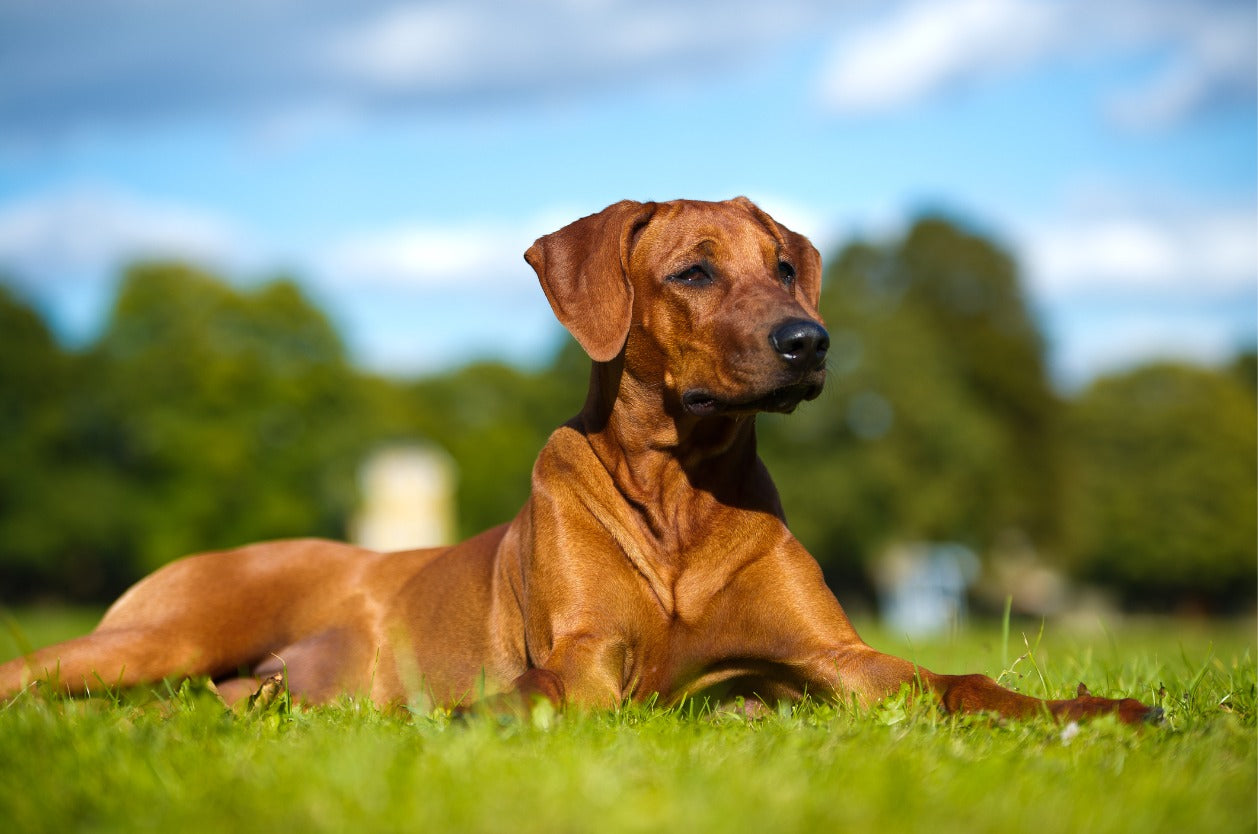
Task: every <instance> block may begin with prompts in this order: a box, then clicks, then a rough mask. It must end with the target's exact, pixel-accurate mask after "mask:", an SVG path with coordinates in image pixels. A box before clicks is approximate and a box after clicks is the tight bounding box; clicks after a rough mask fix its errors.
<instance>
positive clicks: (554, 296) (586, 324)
mask: <svg viewBox="0 0 1258 834" xmlns="http://www.w3.org/2000/svg"><path fill="white" fill-rule="evenodd" d="M654 208H655V204H654V203H635V202H633V201H631V200H625V201H622V202H619V203H616V204H615V205H612V206H608V207H607V208H605V209H603V210H602V211H600V212H599V213H598V214H591V215H590V216H589V217H583V218H581V219H580V220H577V221H576V222H574V223H570V224H568V225H567V226H564V227H563V228H562V229H560V230H559V231H557V232H552V233H551V234H548V235H545V236H543V237H540V238H538V239H537V242H536V243H534V244H533V245H532V246H531V247H529V250H528V251H527V252H525V253H524V259H525V260H526V261H528V262H529V266H531V267H533V270H534V271H535V272H536V273H537V278H538V280H539V281H541V282H542V289H543V290H544V291H545V292H546V299H547V300H548V301H549V302H550V306H551V309H552V310H554V311H555V316H556V318H558V319H559V323H560V324H562V325H563V326H564V327H566V328H568V332H569V333H571V334H572V335H573V336H574V337H575V338H576V340H577V341H578V342H579V343H580V344H581V347H582V348H584V349H585V352H586V353H588V354H589V355H590V358H591V359H593V360H594V361H595V362H610V361H611V360H612V359H615V358H616V355H617V354H619V353H620V349H621V348H623V347H624V346H625V339H626V338H627V337H628V336H629V324H630V320H631V319H632V317H633V286H632V285H631V284H630V283H629V253H630V250H631V248H632V243H633V240H634V236H635V234H636V233H637V232H638V231H640V230H641V228H642V227H643V226H644V225H645V224H646V223H647V221H648V220H650V219H651V213H652V212H653V211H654Z"/></svg>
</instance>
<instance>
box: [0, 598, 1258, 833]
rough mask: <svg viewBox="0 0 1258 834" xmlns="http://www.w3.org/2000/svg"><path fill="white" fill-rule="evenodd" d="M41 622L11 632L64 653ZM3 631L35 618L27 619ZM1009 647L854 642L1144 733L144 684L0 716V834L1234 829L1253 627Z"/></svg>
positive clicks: (1030, 630) (1252, 801)
mask: <svg viewBox="0 0 1258 834" xmlns="http://www.w3.org/2000/svg"><path fill="white" fill-rule="evenodd" d="M56 620H57V617H55V616H54V617H52V618H50V619H49V620H47V621H45V622H43V623H42V624H40V625H38V626H34V625H33V626H32V633H33V630H34V629H35V628H39V629H43V630H41V631H40V636H41V638H43V637H51V638H55V637H61V636H66V634H57V633H54V632H55V631H56V627H55V622H56ZM16 622H17V624H18V626H19V628H21V627H24V626H25V624H27V623H33V624H34V623H39V622H40V621H39V619H38V618H37V617H32V615H31V614H30V612H24V613H22V614H20V615H19V616H17V617H16ZM50 623H52V624H54V625H52V626H51V627H50ZM66 628H67V630H69V626H68V625H67V626H66ZM77 631H78V629H77V628H76V629H74V631H72V632H69V633H75V632H77ZM1009 632H1010V635H1009V639H1008V643H1006V642H1005V640H1004V638H1003V637H1002V629H1001V625H1000V624H999V623H997V624H994V625H991V626H984V627H979V628H976V629H973V630H970V631H966V632H963V633H959V634H955V635H952V636H950V637H949V638H947V639H942V640H937V641H929V642H926V641H922V642H919V643H915V644H909V643H907V642H906V641H903V640H895V639H893V638H892V636H890V635H883V634H878V633H877V629H875V628H866V629H863V633H865V634H866V637H867V639H869V640H870V642H871V643H873V644H875V645H878V646H879V647H881V648H886V649H888V650H894V651H896V652H898V653H900V654H902V655H904V656H908V657H913V658H914V659H916V660H918V661H919V662H921V663H923V664H925V665H927V666H931V667H932V668H938V669H939V670H940V671H987V672H989V673H991V674H1001V672H1002V670H1001V668H1000V665H1001V657H1002V653H1003V652H1008V656H1009V657H1010V658H1011V662H1010V664H1009V665H1010V669H1009V670H1005V672H1004V674H1003V679H1004V681H1005V682H1006V683H1007V684H1009V685H1012V686H1015V687H1016V688H1018V689H1020V690H1022V691H1025V692H1029V693H1031V694H1045V692H1047V693H1048V694H1051V695H1053V696H1055V697H1062V696H1065V695H1068V694H1070V691H1071V690H1072V688H1073V686H1074V685H1075V683H1077V681H1079V680H1084V681H1086V682H1087V683H1088V685H1089V686H1090V687H1091V688H1092V690H1093V691H1094V692H1096V693H1097V694H1119V693H1122V694H1132V695H1136V696H1137V697H1141V698H1144V699H1146V700H1147V699H1153V700H1158V701H1159V702H1160V703H1161V704H1162V705H1163V706H1164V708H1165V709H1166V712H1167V720H1166V722H1165V723H1164V724H1163V725H1161V726H1158V727H1148V728H1139V729H1133V728H1130V727H1125V726H1121V725H1118V724H1116V723H1115V722H1113V721H1112V720H1109V719H1104V720H1098V721H1093V722H1090V723H1087V724H1084V725H1082V726H1078V727H1069V726H1068V727H1063V726H1060V725H1056V724H1053V723H1051V722H1049V721H1046V720H1035V721H1029V722H999V721H993V720H990V719H987V718H952V717H948V716H943V715H941V714H939V713H938V712H937V711H936V710H934V709H933V708H930V707H929V706H927V705H925V704H922V703H917V704H910V703H908V702H907V701H906V700H905V699H902V698H900V699H892V700H891V701H889V702H887V703H885V704H883V705H881V706H879V707H878V708H876V709H873V710H869V711H853V710H850V709H842V708H839V707H837V706H834V705H831V704H825V703H806V704H803V705H800V706H795V707H790V708H785V707H784V708H780V709H779V710H778V711H777V713H776V714H774V715H771V716H769V717H767V718H762V719H759V720H754V721H749V720H746V719H744V718H741V717H739V716H738V715H736V714H732V713H729V712H723V711H717V710H712V709H709V708H707V707H706V706H704V705H702V704H695V703H691V704H686V705H683V706H681V707H677V708H672V709H664V708H661V707H652V706H632V707H627V708H624V709H622V710H619V711H616V712H601V713H579V712H571V713H566V714H564V715H561V716H555V715H553V714H551V713H549V712H548V711H539V712H537V713H535V715H534V720H533V721H531V722H519V723H500V722H497V721H494V720H491V719H487V718H474V719H471V720H469V721H451V720H449V719H448V718H447V717H446V716H444V715H442V714H435V715H407V714H402V715H394V714H386V713H382V712H380V711H379V710H376V709H374V708H373V707H371V706H370V705H367V704H363V703H355V702H345V703H341V704H338V705H336V706H332V707H326V708H320V709H307V708H301V707H292V706H291V705H288V704H287V703H285V702H284V701H283V700H282V699H281V700H280V701H279V702H277V703H276V704H274V705H273V706H272V707H270V708H269V709H267V710H263V711H259V712H256V713H250V714H235V713H231V712H228V711H226V710H224V709H223V708H222V707H221V706H220V705H219V704H218V702H217V701H215V700H214V699H213V697H212V696H211V695H210V694H208V693H207V692H206V691H205V689H204V688H203V687H200V686H197V685H195V684H192V685H184V686H181V687H178V688H170V689H168V690H162V689H161V688H158V692H157V694H159V695H161V696H162V697H160V698H153V697H151V696H149V695H147V694H145V693H133V694H129V695H127V696H126V697H113V698H100V699H93V700H88V701H67V700H61V699H55V698H42V697H26V698H23V699H20V700H19V701H17V702H15V703H13V704H11V705H9V706H7V707H0V820H3V821H4V822H3V824H0V827H3V828H4V830H6V831H17V832H25V831H56V832H64V831H102V832H104V831H127V832H132V831H149V830H161V831H180V832H193V831H201V830H214V831H222V830H241V831H264V830H293V831H302V832H321V831H337V832H340V831H349V830H357V831H370V832H391V831H416V830H419V831H458V832H481V831H484V832H501V831H512V832H547V834H554V832H568V831H571V832H584V831H598V832H619V831H625V832H636V831H642V832H658V831H687V832H690V831H694V832H700V831H722V832H740V831H749V832H765V831H774V832H776V831H828V830H840V829H847V830H856V831H862V830H865V831H868V830H884V831H896V832H899V831H910V832H911V831H929V832H931V834H945V832H950V831H964V832H967V834H976V833H977V832H985V831H1000V832H1011V831H1022V830H1030V831H1037V832H1056V831H1061V832H1071V834H1076V833H1077V832H1080V831H1086V832H1108V831H1122V832H1130V831H1135V832H1156V831H1174V832H1182V831H1186V830H1187V831H1210V832H1227V831H1249V832H1252V831H1254V830H1255V828H1256V826H1258V818H1256V816H1258V814H1256V811H1255V808H1256V802H1258V788H1256V785H1258V763H1256V747H1258V744H1256V735H1255V727H1256V709H1255V664H1254V643H1255V633H1254V623H1253V622H1252V621H1246V622H1243V623H1226V624H1222V623H1214V624H1202V623H1196V624H1185V623H1179V622H1173V621H1162V622H1151V623H1145V624H1134V625H1133V624H1129V625H1125V626H1123V627H1121V628H1116V629H1114V630H1112V631H1109V632H1105V631H1097V632H1094V633H1091V634H1089V635H1086V636H1080V635H1078V634H1075V633H1067V632H1063V631H1060V630H1057V629H1054V628H1051V627H1050V628H1048V629H1046V630H1045V633H1044V634H1043V635H1042V636H1039V626H1038V624H1035V625H1032V626H1030V627H1026V626H1025V625H1022V624H1017V623H1015V624H1014V626H1013V627H1012V628H1011V629H1009ZM1023 635H1025V641H1024V637H1023ZM3 639H9V640H10V643H11V644H12V643H14V641H13V640H12V638H0V658H3V657H7V656H10V655H12V654H14V653H16V651H17V649H18V647H17V646H16V645H6V644H5V643H4V642H3ZM41 642H42V640H41ZM1028 647H1030V648H1031V649H1032V651H1031V652H1030V653H1029V654H1028ZM1014 658H1016V659H1014Z"/></svg>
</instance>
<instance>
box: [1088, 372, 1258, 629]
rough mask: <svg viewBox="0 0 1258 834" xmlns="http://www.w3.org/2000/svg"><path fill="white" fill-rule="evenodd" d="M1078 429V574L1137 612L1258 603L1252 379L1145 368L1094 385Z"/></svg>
mask: <svg viewBox="0 0 1258 834" xmlns="http://www.w3.org/2000/svg"><path fill="white" fill-rule="evenodd" d="M1243 364H1244V363H1243V361H1242V362H1240V363H1238V366H1243ZM1069 427H1070V433H1069V438H1070V446H1069V449H1070V461H1071V478H1070V482H1069V483H1070V490H1069V492H1068V512H1067V514H1066V519H1067V523H1068V531H1069V536H1068V543H1069V549H1068V552H1069V555H1070V558H1071V563H1072V565H1073V566H1074V568H1075V570H1076V571H1077V572H1078V573H1079V575H1081V576H1083V577H1085V578H1088V579H1090V580H1093V581H1096V582H1099V583H1103V584H1105V585H1108V586H1110V587H1111V588H1114V589H1115V590H1117V591H1119V592H1120V593H1121V594H1122V595H1123V596H1124V597H1125V598H1126V599H1127V600H1128V602H1130V603H1133V604H1140V605H1167V604H1174V603H1177V602H1182V601H1185V600H1189V599H1196V600H1198V601H1201V602H1205V603H1207V604H1216V605H1217V604H1226V603H1229V602H1236V601H1246V602H1248V603H1251V604H1252V601H1253V599H1254V585H1255V580H1256V579H1258V576H1256V568H1255V565H1256V564H1258V553H1256V551H1255V542H1258V520H1256V515H1255V507H1258V475H1256V473H1255V460H1256V459H1258V442H1256V440H1255V437H1256V433H1258V407H1256V406H1255V401H1254V389H1253V383H1252V381H1247V380H1245V379H1244V378H1243V377H1238V375H1237V374H1235V373H1230V372H1227V371H1215V370H1211V369H1207V368H1199V367H1193V366H1189V365H1182V364H1169V363H1166V364H1153V365H1148V366H1145V367H1141V368H1138V369H1136V370H1133V371H1129V372H1126V373H1122V374H1118V375H1115V376H1109V377H1105V378H1102V379H1099V380H1097V381H1096V382H1095V383H1093V384H1092V385H1091V386H1090V387H1089V388H1088V389H1087V390H1085V391H1084V392H1083V393H1082V394H1081V395H1080V396H1079V398H1078V400H1077V401H1076V402H1075V403H1074V404H1073V405H1072V407H1071V409H1070V416H1069Z"/></svg>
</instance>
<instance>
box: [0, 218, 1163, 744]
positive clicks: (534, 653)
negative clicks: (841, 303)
mask: <svg viewBox="0 0 1258 834" xmlns="http://www.w3.org/2000/svg"><path fill="white" fill-rule="evenodd" d="M525 257H526V258H527V260H528V262H529V264H530V265H532V267H533V268H534V269H535V270H536V272H537V274H538V277H539V279H540V280H541V283H542V287H543V289H544V290H545V292H546V296H547V298H548V299H549V300H550V302H551V305H552V307H553V309H554V310H555V313H556V315H557V316H558V317H559V319H560V321H561V322H562V323H563V324H564V325H565V326H566V327H567V328H568V329H569V330H570V331H571V332H572V334H573V335H574V336H575V337H576V339H577V340H578V341H579V342H580V344H581V345H582V347H583V348H584V349H585V350H586V351H587V353H589V354H590V356H591V357H592V358H593V359H594V360H595V361H594V364H593V368H592V372H591V376H590V389H589V394H588V397H587V399H586V402H585V405H584V407H583V408H582V409H581V411H580V413H579V414H578V415H577V416H576V417H574V418H573V419H572V420H570V421H569V422H568V423H566V424H565V425H563V426H561V427H560V428H559V429H558V430H556V431H555V433H554V434H553V435H552V436H551V438H550V440H549V442H548V443H547V444H546V446H545V447H544V448H543V449H542V451H541V453H540V455H539V456H538V459H537V463H536V466H535V467H534V470H533V477H532V493H531V495H530V497H529V499H528V501H527V503H526V504H525V506H524V507H523V509H522V510H521V511H520V513H519V514H518V515H517V516H516V517H515V519H514V520H513V521H511V522H510V523H508V524H504V525H502V526H500V527H496V528H494V529H492V530H489V531H487V532H485V533H482V534H481V535H479V536H476V537H474V538H472V539H469V540H467V541H465V542H463V543H461V544H457V545H454V546H452V547H443V548H431V549H424V550H414V551H406V552H400V553H375V552H371V551H367V550H363V549H361V548H357V547H352V546H349V545H346V544H339V543H334V542H330V541H320V540H297V541H281V542H271V543H266V544H256V545H250V546H248V547H243V548H240V549H237V550H231V551H225V552H216V553H207V554H202V555H198V556H191V557H188V558H185V559H181V560H179V561H177V562H174V563H172V564H170V565H167V566H166V567H164V568H162V569H161V570H159V571H157V572H156V573H154V574H152V575H150V576H149V577H147V578H145V579H143V580H142V581H140V582H139V583H138V584H136V585H135V586H134V587H132V588H131V589H130V590H129V591H127V592H126V593H125V594H124V595H123V596H122V597H121V598H120V599H119V600H118V601H117V602H116V603H114V605H113V606H112V607H111V608H110V609H109V611H108V612H107V613H106V614H105V616H104V618H103V619H102V621H101V623H100V625H99V626H98V627H97V628H96V629H95V630H94V631H93V632H92V633H91V634H89V635H87V636H84V637H80V638H77V639H74V640H70V641H67V642H65V643H61V644H59V645H55V646H52V647H49V648H45V649H41V650H38V651H35V652H33V653H31V654H30V655H28V656H27V657H25V658H19V659H17V660H13V661H10V662H8V663H5V664H3V665H0V698H8V697H12V696H14V695H15V694H17V693H19V692H20V691H21V690H22V689H23V688H24V687H26V686H27V685H28V684H29V683H30V682H31V681H32V680H36V679H40V678H50V679H53V680H54V681H56V682H57V683H58V685H59V686H60V687H61V688H62V689H64V690H65V691H68V692H70V693H72V694H79V693H84V692H88V691H91V690H93V689H100V688H102V687H103V686H106V685H107V686H131V685H136V684H141V683H146V682H151V681H155V680H159V679H163V678H169V677H173V676H184V675H206V676H210V677H212V678H214V679H215V680H216V681H217V682H218V685H219V689H220V691H221V692H222V693H223V696H224V697H225V698H226V699H228V700H229V701H230V700H237V699H239V698H241V697H243V696H245V695H247V694H249V693H251V692H252V691H253V690H254V689H256V688H257V686H258V684H259V682H260V681H261V680H262V679H263V678H266V677H267V676H269V675H272V674H274V673H275V672H277V671H280V670H283V671H285V672H286V673H287V676H288V683H289V687H290V689H291V691H292V692H293V693H294V694H295V695H296V696H298V697H300V698H304V699H306V700H308V701H311V702H324V701H327V700H330V699H333V698H336V697H338V696H340V695H343V694H350V695H356V696H367V697H370V698H371V699H372V700H373V701H375V702H376V703H378V704H381V705H385V704H390V703H395V702H401V701H410V702H412V703H414V702H415V701H417V700H418V701H420V702H426V703H429V704H432V705H441V706H449V707H459V706H464V705H467V704H469V703H472V702H473V701H475V700H476V699H478V698H482V697H483V696H485V695H488V696H489V697H488V698H486V699H485V700H484V703H487V704H489V705H490V707H492V708H498V709H512V710H518V709H521V708H523V707H524V705H526V704H527V702H528V700H529V699H530V698H532V697H536V696H544V697H547V698H549V699H551V700H552V701H554V702H555V703H556V704H562V703H574V704H580V705H589V706H596V707H614V706H616V705H618V704H620V703H622V702H624V701H626V700H639V699H644V698H647V697H650V696H654V695H658V696H660V697H662V699H663V701H665V702H673V701H676V700H677V699H679V698H681V697H683V696H686V695H691V694H695V693H700V692H707V693H714V694H717V695H724V696H746V697H749V698H758V699H761V700H764V701H767V702H773V701H776V700H778V699H795V698H799V697H801V696H802V695H803V694H804V693H809V694H811V695H812V696H814V697H827V698H828V697H837V698H841V699H846V698H855V699H857V700H858V701H860V702H861V703H870V702H872V701H875V700H877V699H879V698H882V697H884V696H886V695H889V694H891V693H895V692H896V691H898V690H899V689H900V688H901V687H903V686H906V685H909V686H921V687H923V688H924V689H925V690H927V691H929V692H931V693H933V694H934V695H935V696H936V697H937V698H938V700H939V701H940V703H941V704H942V705H943V706H944V707H945V708H946V709H948V710H971V711H972V710H982V711H991V712H995V713H1000V714H1003V715H1009V716H1028V715H1032V714H1036V713H1039V712H1048V713H1051V714H1053V715H1056V716H1062V717H1071V718H1074V717H1082V716H1087V715H1093V714H1098V713H1115V714H1117V716H1118V717H1119V718H1120V719H1122V720H1124V721H1139V720H1142V719H1147V718H1149V717H1152V716H1155V715H1156V714H1157V713H1158V710H1156V708H1155V709H1150V708H1148V707H1146V706H1145V705H1143V704H1141V703H1140V702H1138V701H1136V700H1133V699H1123V700H1111V699H1105V698H1097V697H1094V696H1092V695H1091V694H1090V693H1088V692H1087V691H1086V689H1084V688H1083V687H1082V686H1081V687H1080V691H1079V694H1078V696H1077V697H1076V698H1073V699H1069V700H1059V701H1039V700H1036V699H1034V698H1030V697H1027V696H1024V695H1020V694H1018V693H1015V692H1012V691H1009V690H1007V689H1004V688H1002V687H1000V686H998V685H997V684H996V683H995V682H994V681H992V680H991V679H990V678H987V677H985V676H982V675H959V676H954V675H939V674H935V673H934V672H931V671H928V670H926V669H923V668H921V667H918V666H915V665H914V664H911V663H909V662H907V661H904V660H900V659H898V658H895V657H891V656H889V655H885V654H881V653H879V652H877V651H875V650H873V649H872V648H870V647H869V646H867V645H865V643H864V642H862V641H861V639H860V637H858V636H857V634H856V631H855V630H854V629H853V628H852V626H851V624H850V623H849V622H848V619H847V617H846V616H845V615H844V612H843V609H842V608H841V607H840V605H839V603H838V602H837V601H836V599H835V598H834V596H833V594H832V593H831V592H830V590H829V589H828V588H827V587H826V585H825V583H824V582H823V581H822V576H821V571H820V569H819V568H818V566H817V563H816V561H815V560H814V559H813V558H812V557H811V556H810V555H809V554H808V553H807V552H806V551H805V550H804V548H803V547H802V546H801V545H800V544H799V542H798V541H796V539H795V538H794V537H793V536H792V535H791V533H790V532H789V530H788V529H787V527H786V524H785V521H784V516H783V513H782V507H781V504H780V502H779V500H778V495H777V491H776V489H775V488H774V486H773V483H772V481H771V480H770V478H769V475H768V472H767V471H766V470H765V467H764V466H763V464H762V463H761V462H760V460H759V458H758V457H757V455H756V441H755V414H756V413H757V412H758V411H763V410H774V411H790V410H792V409H793V408H794V407H795V405H797V404H798V403H799V402H800V401H801V400H803V399H810V398H812V397H815V396H816V395H817V393H819V391H820V390H821V385H822V383H823V381H824V376H825V369H824V346H823V345H820V344H813V345H812V350H813V354H811V355H806V356H804V357H803V358H802V359H801V358H800V356H799V352H800V351H799V350H797V349H796V348H794V347H782V346H781V345H780V344H778V343H777V342H775V341H774V339H775V338H777V339H778V342H780V341H781V338H779V337H780V336H781V332H782V331H780V330H777V329H776V328H780V327H782V325H783V323H784V322H785V323H787V324H790V323H792V322H795V323H802V324H800V326H802V327H803V328H804V331H805V333H810V334H814V336H815V335H817V334H824V330H822V329H821V327H820V325H821V319H820V315H819V313H818V310H817V304H818V298H819V295H820V285H821V259H820V257H819V255H818V254H817V251H816V249H814V248H813V246H812V245H811V244H810V243H809V242H808V241H807V239H805V238H804V237H802V236H801V235H798V234H795V233H794V232H792V231H790V230H789V229H787V228H785V227H784V226H782V225H781V224H780V223H777V222H775V221H774V220H773V219H772V218H771V217H769V216H768V215H767V214H765V213H764V212H763V211H761V210H760V209H759V208H757V207H756V206H754V205H753V204H752V203H751V202H749V201H747V200H745V199H743V198H739V199H736V200H731V201H727V202H723V203H702V202H694V201H676V202H671V203H658V204H657V203H646V204H642V203H633V202H622V203H617V204H616V205H613V206H610V207H609V208H607V209H605V210H603V211H602V212H599V213H598V214H594V215H591V216H589V217H586V218H583V219H581V220H578V221H576V222H575V223H572V224H571V225H569V226H567V227H565V228H563V229H561V230H559V231H557V232H555V233H553V234H550V235H547V236H545V237H543V238H541V239H540V240H538V241H537V243H536V244H534V245H533V246H532V247H531V248H530V249H529V251H528V252H527V254H526V256H525ZM696 270H697V271H696Z"/></svg>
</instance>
